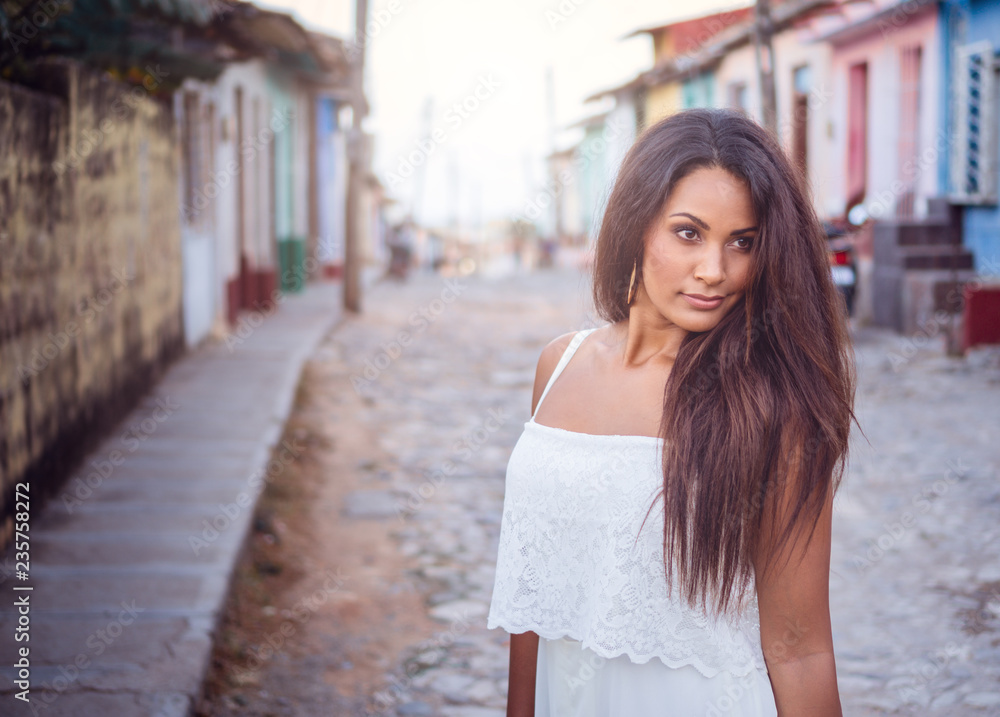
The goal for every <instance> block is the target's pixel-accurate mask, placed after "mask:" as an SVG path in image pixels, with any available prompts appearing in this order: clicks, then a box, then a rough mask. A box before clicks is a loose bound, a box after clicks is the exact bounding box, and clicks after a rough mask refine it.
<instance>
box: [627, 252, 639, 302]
mask: <svg viewBox="0 0 1000 717" xmlns="http://www.w3.org/2000/svg"><path fill="white" fill-rule="evenodd" d="M637 262H638V259H637V260H635V261H633V262H632V278H630V279H629V280H628V298H627V299H626V300H625V303H626V304H627V305H629V306H631V305H632V299H633V298H634V297H633V296H632V290H633V289H634V288H635V266H636V263H637Z"/></svg>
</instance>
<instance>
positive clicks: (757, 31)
mask: <svg viewBox="0 0 1000 717" xmlns="http://www.w3.org/2000/svg"><path fill="white" fill-rule="evenodd" d="M754 14H755V19H756V22H755V23H754V49H755V54H756V57H757V82H758V85H759V86H760V108H761V114H762V115H763V119H764V126H765V127H767V128H768V129H769V130H771V131H772V132H773V133H774V134H775V136H777V134H778V108H777V105H778V102H777V99H776V98H775V93H774V48H773V47H772V46H771V37H772V35H774V25H773V24H772V22H771V1H770V0H757V5H756V7H755V13H754ZM779 139H780V137H779Z"/></svg>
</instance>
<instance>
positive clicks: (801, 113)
mask: <svg viewBox="0 0 1000 717" xmlns="http://www.w3.org/2000/svg"><path fill="white" fill-rule="evenodd" d="M811 91H812V76H811V74H810V72H809V66H808V65H804V66H802V67H796V68H795V69H794V70H793V71H792V159H793V160H794V161H795V163H796V164H798V165H799V167H801V168H802V171H803V173H806V172H807V171H808V160H809V156H808V155H809V150H808V147H809V93H810V92H811Z"/></svg>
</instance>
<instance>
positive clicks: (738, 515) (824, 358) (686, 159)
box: [593, 109, 857, 612]
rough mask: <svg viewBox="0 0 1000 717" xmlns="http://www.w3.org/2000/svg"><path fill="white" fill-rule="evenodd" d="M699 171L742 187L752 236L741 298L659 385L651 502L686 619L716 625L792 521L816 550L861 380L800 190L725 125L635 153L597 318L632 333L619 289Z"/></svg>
mask: <svg viewBox="0 0 1000 717" xmlns="http://www.w3.org/2000/svg"><path fill="white" fill-rule="evenodd" d="M701 167H718V168H721V169H724V170H726V171H728V172H730V173H731V174H733V175H734V176H736V177H739V178H741V179H742V180H743V181H744V182H745V183H746V186H747V187H748V190H749V193H750V197H751V201H752V204H753V208H754V212H755V214H756V217H757V226H758V227H759V232H758V234H757V238H756V240H755V241H754V243H753V245H752V248H751V253H750V256H751V258H750V271H749V278H748V280H747V285H746V289H745V292H744V295H743V296H742V297H741V298H740V300H739V301H738V302H737V304H735V305H734V307H733V308H732V309H731V310H730V311H729V312H728V313H727V314H726V315H725V316H724V317H723V318H722V320H721V321H720V322H719V324H718V325H716V326H715V327H714V328H712V329H711V330H709V331H705V332H692V333H689V334H688V335H687V336H686V337H685V338H684V340H683V342H682V344H681V347H680V349H679V351H678V353H677V356H676V359H675V361H674V364H673V368H672V369H671V372H670V375H669V378H668V379H667V383H666V387H665V389H664V396H663V416H662V418H661V422H660V429H659V434H660V436H661V437H663V439H664V449H663V490H662V493H661V494H660V496H659V497H660V498H662V500H663V506H664V516H663V520H664V536H663V559H664V565H665V568H666V573H667V579H668V586H671V587H672V579H671V578H672V575H671V566H674V567H675V568H676V570H677V577H678V579H679V580H680V582H681V584H682V595H683V597H684V598H685V599H686V600H687V602H688V603H689V604H690V605H692V606H695V605H697V604H699V603H700V605H701V606H702V608H703V609H705V608H706V607H707V606H708V603H709V598H710V597H711V603H712V604H711V608H712V609H713V610H714V611H716V612H723V611H726V610H728V609H729V608H730V607H732V606H733V604H734V603H735V604H736V605H737V606H738V610H742V609H743V608H744V606H745V600H746V599H747V597H748V595H749V593H750V588H751V586H752V580H753V578H754V564H753V560H754V557H755V556H756V555H757V551H758V549H759V547H760V546H761V545H762V541H764V540H765V539H767V540H775V542H774V546H776V547H775V549H774V550H772V551H771V552H770V556H769V557H768V559H767V561H766V563H765V566H770V565H771V560H772V559H773V558H774V557H775V556H776V555H777V554H778V553H779V552H781V548H783V547H784V546H785V545H786V544H787V542H788V540H789V539H790V538H791V536H792V535H793V533H794V531H795V529H796V527H797V526H798V525H799V524H800V523H799V521H800V520H804V521H807V522H806V523H805V524H806V525H810V524H811V526H812V529H811V530H810V533H809V539H810V540H811V539H812V530H814V529H815V525H816V521H817V519H818V517H819V514H820V512H821V511H822V509H823V504H824V501H825V499H826V498H827V497H828V496H829V495H830V493H829V491H830V489H831V487H832V489H833V491H834V492H835V491H836V490H837V488H838V487H839V485H840V482H841V480H842V478H843V471H844V464H845V462H846V458H847V448H848V436H849V432H850V424H851V420H852V419H854V420H855V422H857V421H856V418H855V416H854V411H853V406H854V391H855V386H856V369H855V366H854V359H853V351H852V348H851V345H850V334H849V331H848V327H847V321H846V317H845V309H844V306H843V303H842V300H841V299H840V297H839V295H838V293H837V290H836V288H835V287H834V285H833V282H832V280H831V277H830V268H829V263H828V262H829V260H828V258H827V246H826V239H825V235H824V233H823V230H822V227H821V224H820V222H819V220H818V218H817V216H816V213H815V211H814V210H813V208H812V201H811V197H810V196H809V192H808V190H807V188H806V185H805V180H804V178H803V176H802V174H801V172H800V171H799V170H798V169H796V168H795V167H794V166H793V165H792V163H791V162H789V161H788V159H787V158H786V156H785V154H784V152H783V151H782V149H781V146H780V145H779V144H778V142H777V140H776V139H775V138H774V136H773V135H772V134H771V133H769V132H767V131H766V130H764V129H763V128H762V127H760V126H759V125H758V124H756V123H755V122H754V121H753V120H751V119H749V118H748V117H746V116H745V115H743V114H742V113H740V112H738V111H735V110H723V109H693V110H686V111H684V112H679V113H677V114H674V115H671V116H669V117H667V118H665V119H663V120H661V121H660V122H658V123H657V124H655V125H653V126H651V127H649V128H648V129H647V130H646V131H645V132H643V133H642V135H641V136H640V137H639V138H638V139H637V140H636V142H635V144H634V145H633V146H632V148H631V149H630V150H629V152H628V154H627V155H626V157H625V159H624V160H623V162H622V166H621V168H620V170H619V173H618V177H617V180H616V181H615V185H614V188H613V189H612V191H611V195H610V197H609V198H608V204H607V208H606V210H605V213H604V218H603V221H602V223H601V229H600V233H599V235H598V238H597V245H596V251H595V257H594V269H593V294H594V306H595V308H596V311H597V313H598V314H599V315H600V316H601V317H602V318H604V319H605V320H607V321H610V322H612V323H617V322H619V321H622V320H624V319H627V318H628V315H629V307H628V305H627V304H626V287H627V286H628V282H629V276H630V273H631V271H632V266H633V261H634V260H637V262H638V266H639V267H641V266H642V257H643V247H644V237H645V235H646V232H647V229H648V228H649V226H650V224H651V222H652V221H653V220H654V218H655V217H656V216H657V214H658V213H659V211H660V210H661V208H662V207H663V204H664V202H666V200H667V198H668V197H669V195H670V192H671V191H672V189H673V187H674V186H675V185H676V184H677V182H678V181H679V180H680V179H682V178H683V177H684V176H686V175H687V174H689V173H690V172H692V171H693V170H695V169H698V168H701ZM638 278H639V274H637V280H638ZM786 489H787V491H788V494H787V495H788V498H787V499H788V500H790V503H789V505H790V507H791V509H792V515H791V517H790V519H789V521H788V522H787V524H786V525H785V526H784V529H783V530H781V531H780V534H775V532H774V531H775V529H776V528H778V527H780V526H770V525H764V524H763V521H762V515H763V514H764V508H765V506H767V505H772V504H773V502H774V501H776V500H777V497H778V496H779V495H781V494H782V493H784V492H785V491H786ZM765 566H758V568H759V569H764V568H765Z"/></svg>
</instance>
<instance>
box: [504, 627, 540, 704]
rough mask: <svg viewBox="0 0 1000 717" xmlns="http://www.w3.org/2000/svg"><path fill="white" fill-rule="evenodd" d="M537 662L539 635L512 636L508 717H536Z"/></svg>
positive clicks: (525, 633)
mask: <svg viewBox="0 0 1000 717" xmlns="http://www.w3.org/2000/svg"><path fill="white" fill-rule="evenodd" d="M537 661H538V635H536V634H535V633H533V632H523V633H521V634H519V635H511V636H510V671H509V677H508V681H507V682H508V683H507V717H534V715H535V667H536V664H537Z"/></svg>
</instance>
